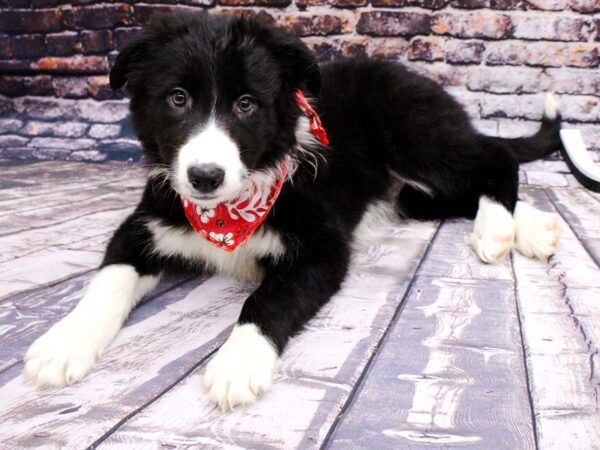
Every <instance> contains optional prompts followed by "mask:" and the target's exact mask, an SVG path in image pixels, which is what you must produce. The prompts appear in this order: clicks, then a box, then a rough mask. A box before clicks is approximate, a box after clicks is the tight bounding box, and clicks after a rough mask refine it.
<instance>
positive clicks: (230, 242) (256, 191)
mask: <svg viewBox="0 0 600 450" xmlns="http://www.w3.org/2000/svg"><path fill="white" fill-rule="evenodd" d="M294 98H295V99H296V103H297V104H298V106H299V107H300V108H301V109H302V110H303V111H304V112H305V114H306V116H307V117H308V120H309V122H310V130H311V132H312V133H313V134H314V135H315V137H316V138H317V139H319V141H320V142H321V143H322V144H323V145H325V146H327V145H328V144H329V140H328V139H327V134H326V133H325V130H324V129H323V126H322V125H321V120H320V119H319V116H318V115H317V113H316V112H315V110H314V109H312V108H311V106H310V105H309V104H308V102H307V101H306V98H304V94H303V93H302V91H301V90H298V91H296V93H295V94H294ZM289 165H290V160H289V158H287V159H286V160H285V161H284V163H283V164H282V165H281V172H280V173H279V176H278V177H277V179H276V180H275V181H274V183H273V184H272V185H266V186H265V185H251V186H249V187H248V188H247V189H245V190H244V191H243V192H242V193H241V194H240V195H239V196H237V197H236V198H235V199H233V200H228V201H226V202H223V203H219V204H218V205H216V206H215V207H214V208H206V207H203V206H197V205H195V204H194V203H192V202H191V201H190V200H188V199H184V198H182V200H181V203H182V204H183V210H184V212H185V215H186V217H187V219H188V221H189V222H190V225H192V228H194V230H196V231H197V232H198V233H199V234H200V235H201V236H202V237H203V238H204V239H206V240H207V241H209V242H211V243H213V244H214V245H216V246H217V247H219V248H222V249H223V250H227V251H229V252H232V251H234V250H235V249H236V248H237V247H238V246H240V245H242V244H243V243H244V242H246V241H247V240H248V238H250V236H252V233H254V231H256V229H257V228H258V227H259V226H260V224H261V223H262V222H263V221H264V220H265V219H266V218H267V214H268V213H269V211H271V208H272V207H273V204H274V203H275V200H277V197H278V196H279V193H280V192H281V188H282V186H283V183H284V182H285V178H286V176H287V173H288V169H289Z"/></svg>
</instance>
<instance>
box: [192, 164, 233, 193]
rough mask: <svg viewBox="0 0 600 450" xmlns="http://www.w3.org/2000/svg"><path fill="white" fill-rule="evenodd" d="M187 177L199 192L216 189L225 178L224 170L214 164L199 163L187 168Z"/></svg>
mask: <svg viewBox="0 0 600 450" xmlns="http://www.w3.org/2000/svg"><path fill="white" fill-rule="evenodd" d="M187 173H188V178H189V180H190V183H192V186H194V188H195V189H196V190H198V191H200V192H204V193H208V192H213V191H214V190H216V189H217V188H218V187H219V186H221V184H222V183H223V180H224V179H225V171H224V170H223V169H221V168H220V167H219V166H217V165H216V164H199V165H197V166H192V167H190V168H189V169H188V172H187Z"/></svg>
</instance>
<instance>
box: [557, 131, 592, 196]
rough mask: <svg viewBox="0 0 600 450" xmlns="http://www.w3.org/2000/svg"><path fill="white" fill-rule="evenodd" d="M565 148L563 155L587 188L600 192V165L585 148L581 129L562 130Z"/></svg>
mask: <svg viewBox="0 0 600 450" xmlns="http://www.w3.org/2000/svg"><path fill="white" fill-rule="evenodd" d="M560 138H561V140H562V143H563V147H564V149H563V150H562V154H563V157H564V159H565V161H566V163H567V165H568V166H569V168H570V169H571V171H572V172H573V175H575V178H577V180H578V181H579V182H580V183H581V184H582V185H584V186H585V187H586V188H588V189H591V190H593V191H595V192H600V166H598V165H597V164H596V163H595V162H594V161H592V158H591V157H590V154H589V152H588V151H587V149H586V148H585V143H584V142H583V136H581V131H579V130H575V129H562V130H560Z"/></svg>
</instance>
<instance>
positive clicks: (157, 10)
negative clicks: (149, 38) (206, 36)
mask: <svg viewBox="0 0 600 450" xmlns="http://www.w3.org/2000/svg"><path fill="white" fill-rule="evenodd" d="M175 11H188V12H190V13H192V12H197V11H198V8H192V7H189V6H177V5H143V4H142V5H136V6H135V7H134V8H133V23H134V24H135V25H140V26H144V25H148V24H150V23H151V22H152V20H153V17H154V16H155V15H157V14H171V13H173V12H175Z"/></svg>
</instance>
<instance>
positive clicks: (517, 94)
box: [0, 0, 600, 161]
mask: <svg viewBox="0 0 600 450" xmlns="http://www.w3.org/2000/svg"><path fill="white" fill-rule="evenodd" d="M216 1H217V4H215V0H162V1H161V0H158V1H154V0H148V2H147V3H136V2H129V3H126V2H122V3H119V2H98V1H93V0H76V1H75V2H69V3H67V2H64V1H62V0H0V152H2V153H0V157H9V158H40V159H75V160H90V161H103V160H107V159H129V158H131V159H136V158H137V157H138V156H139V151H138V148H137V143H136V141H135V139H134V137H133V136H132V134H131V129H130V127H129V126H128V124H127V106H126V101H125V100H124V99H123V95H122V93H113V92H111V90H110V88H109V87H108V78H107V72H108V68H109V60H111V59H112V58H114V55H115V54H116V52H117V51H118V50H119V49H121V48H122V47H123V45H125V43H126V42H127V41H128V39H130V37H131V36H132V35H133V34H135V33H136V31H137V30H138V29H139V28H140V27H141V26H143V25H144V24H145V23H147V22H148V20H149V18H150V17H151V16H152V14H153V13H154V12H156V11H170V10H174V9H189V10H192V9H194V10H195V9H202V8H205V9H212V10H220V11H233V12H235V13H237V14H249V15H258V16H259V17H260V18H261V19H262V20H264V21H267V22H273V23H278V24H280V25H283V26H285V27H287V28H288V29H290V30H292V31H293V32H295V33H297V34H298V35H300V36H302V37H303V38H304V39H305V41H306V42H307V44H308V45H309V46H311V47H312V48H313V49H314V51H315V52H316V53H317V54H318V57H319V59H320V60H322V61H326V60H331V59H334V58H337V57H340V56H345V55H372V56H377V57H383V58H389V59H393V60H398V61H402V62H404V63H405V64H407V65H409V66H410V67H411V68H412V69H414V70H416V71H419V72H421V73H424V74H427V75H429V76H430V77H432V78H434V79H436V80H438V81H439V82H440V83H442V84H443V85H444V86H446V87H447V88H448V89H449V90H450V91H451V92H452V93H453V94H454V95H455V96H456V98H457V99H458V100H459V101H461V102H462V103H463V104H465V105H466V107H467V109H468V111H469V112H470V114H471V115H472V117H473V118H474V120H475V123H476V125H477V126H478V127H479V128H480V129H481V130H482V131H485V132H487V133H490V134H499V135H504V136H515V135H521V134H523V133H530V132H531V131H532V130H534V129H535V128H536V126H537V124H536V121H537V120H539V118H540V116H541V110H542V97H543V93H544V92H546V91H548V90H553V91H555V92H557V93H558V94H559V97H560V98H561V106H562V111H563V115H564V118H565V119H566V121H568V122H571V123H573V124H575V125H576V126H578V127H579V128H581V129H582V130H583V132H584V135H585V137H586V139H587V141H588V143H589V145H590V147H593V148H595V149H597V150H600V124H599V120H600V71H599V70H598V66H599V63H600V54H599V51H600V50H599V47H600V14H599V13H600V0H216Z"/></svg>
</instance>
